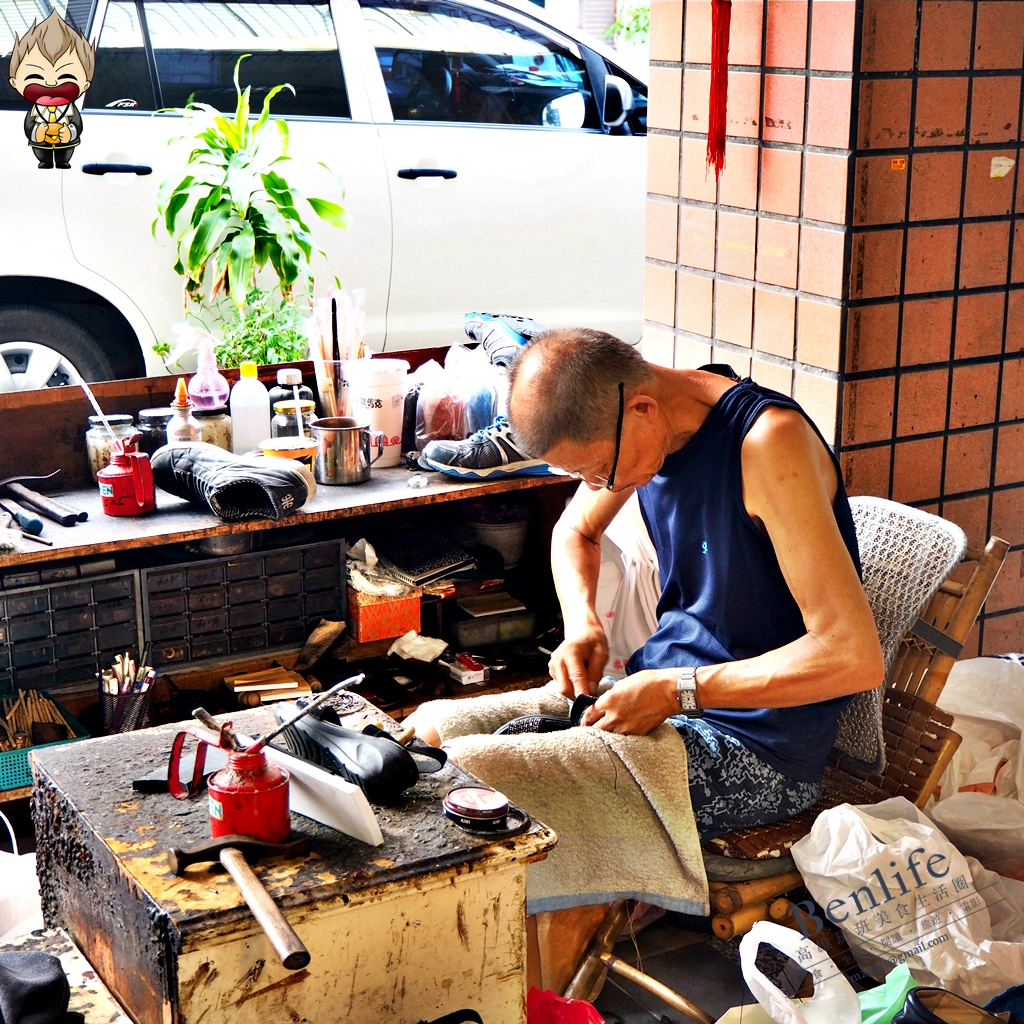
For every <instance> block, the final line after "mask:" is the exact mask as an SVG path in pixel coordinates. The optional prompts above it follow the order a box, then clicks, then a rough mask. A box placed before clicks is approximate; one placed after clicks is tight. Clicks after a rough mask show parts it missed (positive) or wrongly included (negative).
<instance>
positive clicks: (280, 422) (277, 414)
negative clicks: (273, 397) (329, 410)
mask: <svg viewBox="0 0 1024 1024" xmlns="http://www.w3.org/2000/svg"><path fill="white" fill-rule="evenodd" d="M299 412H300V414H301V415H302V424H303V428H304V429H303V434H304V435H305V436H306V437H311V436H312V431H311V430H310V427H311V426H312V423H313V420H314V419H316V402H314V401H312V400H307V401H300V402H299ZM270 436H271V437H298V436H299V424H298V423H297V422H296V419H295V400H294V399H292V401H290V402H278V403H277V404H276V405H275V406H274V418H273V419H272V420H271V421H270Z"/></svg>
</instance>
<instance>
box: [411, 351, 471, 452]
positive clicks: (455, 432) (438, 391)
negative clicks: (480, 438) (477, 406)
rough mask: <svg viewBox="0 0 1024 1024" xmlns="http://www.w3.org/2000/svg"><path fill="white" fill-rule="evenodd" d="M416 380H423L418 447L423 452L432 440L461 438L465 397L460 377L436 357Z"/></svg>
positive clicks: (426, 365) (418, 372) (419, 409)
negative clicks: (460, 391)
mask: <svg viewBox="0 0 1024 1024" xmlns="http://www.w3.org/2000/svg"><path fill="white" fill-rule="evenodd" d="M416 379H417V380H419V381H421V382H422V383H421V384H420V391H419V396H418V398H417V399H416V450H417V451H423V449H424V448H426V446H427V445H428V444H429V443H430V442H431V441H447V440H455V441H461V440H462V438H463V437H465V432H464V429H463V409H464V406H465V399H464V397H463V396H462V395H461V394H460V393H459V391H458V387H459V386H460V382H459V380H458V379H457V378H456V377H454V376H453V375H449V374H446V373H445V371H444V368H443V367H442V366H441V364H440V363H438V362H436V361H435V360H433V359H431V360H430V361H429V362H426V363H424V364H423V365H422V366H421V367H420V368H419V369H418V370H417V371H416Z"/></svg>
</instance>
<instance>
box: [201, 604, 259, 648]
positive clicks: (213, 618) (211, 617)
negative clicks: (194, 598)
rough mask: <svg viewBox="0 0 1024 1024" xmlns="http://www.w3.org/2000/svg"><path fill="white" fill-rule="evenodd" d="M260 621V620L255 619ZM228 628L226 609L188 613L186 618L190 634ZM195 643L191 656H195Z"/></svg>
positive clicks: (213, 631) (218, 631) (217, 631)
mask: <svg viewBox="0 0 1024 1024" xmlns="http://www.w3.org/2000/svg"><path fill="white" fill-rule="evenodd" d="M257 621H262V620H257ZM227 628H228V613H227V612H226V611H223V610H221V611H213V612H203V613H202V614H201V615H190V616H189V620H188V631H189V635H190V636H193V637H195V636H201V635H202V634H204V633H220V632H222V631H223V630H225V629H227ZM195 646H196V645H195V643H193V644H192V650H193V657H195V653H194V652H195Z"/></svg>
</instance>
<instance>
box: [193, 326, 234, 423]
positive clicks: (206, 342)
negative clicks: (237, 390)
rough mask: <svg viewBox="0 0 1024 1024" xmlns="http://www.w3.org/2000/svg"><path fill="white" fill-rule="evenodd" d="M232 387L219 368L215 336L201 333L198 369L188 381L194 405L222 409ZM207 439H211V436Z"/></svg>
mask: <svg viewBox="0 0 1024 1024" xmlns="http://www.w3.org/2000/svg"><path fill="white" fill-rule="evenodd" d="M230 388H231V385H230V384H228V382H227V380H225V378H224V376H223V375H222V374H221V372H220V371H219V370H218V369H217V357H216V355H214V352H213V338H211V337H210V336H209V335H208V334H201V335H200V337H199V360H198V364H197V369H196V372H195V373H194V374H193V375H192V379H191V380H190V381H189V382H188V394H189V398H191V399H192V404H193V406H195V408H196V409H221V408H223V407H224V406H225V405H227V401H228V391H229V390H230ZM206 440H207V441H209V438H206ZM211 443H212V442H211Z"/></svg>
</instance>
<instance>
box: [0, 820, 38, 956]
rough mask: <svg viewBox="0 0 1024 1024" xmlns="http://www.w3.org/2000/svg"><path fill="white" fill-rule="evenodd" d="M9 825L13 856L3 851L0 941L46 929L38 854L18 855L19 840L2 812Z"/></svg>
mask: <svg viewBox="0 0 1024 1024" xmlns="http://www.w3.org/2000/svg"><path fill="white" fill-rule="evenodd" d="M0 819H2V820H3V823H4V825H6V826H7V832H8V834H9V835H10V837H11V849H12V850H13V851H14V852H13V853H7V852H5V851H0V878H2V879H3V884H2V885H0V940H4V939H13V938H16V937H17V936H19V935H25V934H27V933H28V932H30V931H34V930H35V929H37V928H42V927H43V911H42V907H41V905H40V901H39V879H38V878H37V877H36V855H35V854H34V853H25V854H21V855H20V856H19V854H18V840H17V839H16V838H15V836H14V829H13V828H11V823H10V822H9V821H8V820H7V815H6V814H4V813H3V812H0Z"/></svg>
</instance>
